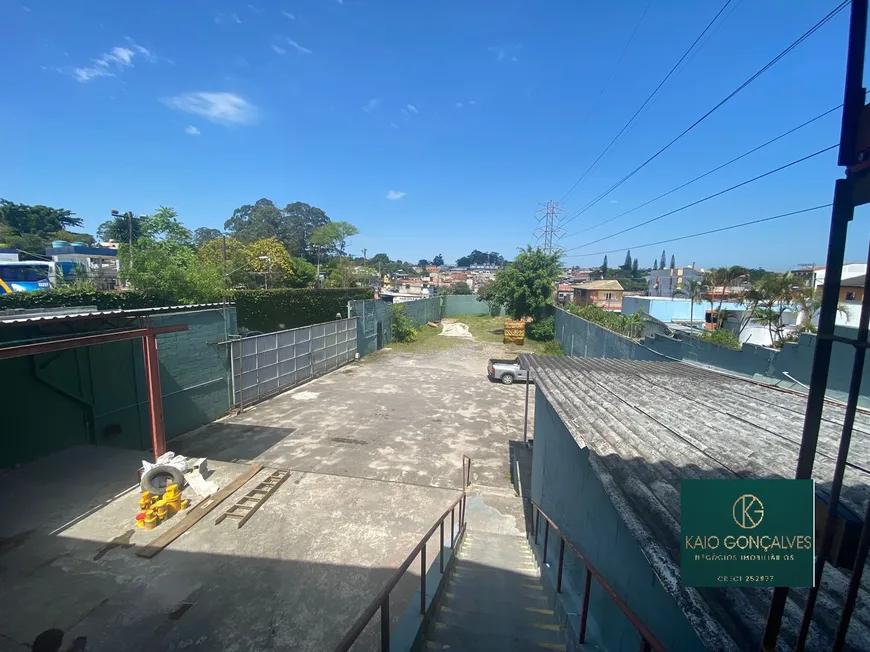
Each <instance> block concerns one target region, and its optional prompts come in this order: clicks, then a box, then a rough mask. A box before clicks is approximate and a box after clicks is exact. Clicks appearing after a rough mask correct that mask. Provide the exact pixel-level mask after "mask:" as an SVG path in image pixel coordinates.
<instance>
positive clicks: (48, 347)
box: [0, 324, 187, 360]
mask: <svg viewBox="0 0 870 652" xmlns="http://www.w3.org/2000/svg"><path fill="white" fill-rule="evenodd" d="M186 330H187V324H177V325H175V326H157V327H155V328H135V329H133V330H129V331H122V332H120V333H102V334H99V335H83V336H81V337H70V338H65V339H61V340H49V341H47V342H35V343H33V344H21V345H18V346H7V347H0V360H8V359H10V358H20V357H22V356H25V355H37V354H39V353H52V352H54V351H65V350H67V349H77V348H80V347H83V346H93V345H95V344H108V343H109V342H123V341H125V340H136V339H139V338H140V337H145V336H146V335H149V334H151V335H162V334H164V333H177V332H179V331H186Z"/></svg>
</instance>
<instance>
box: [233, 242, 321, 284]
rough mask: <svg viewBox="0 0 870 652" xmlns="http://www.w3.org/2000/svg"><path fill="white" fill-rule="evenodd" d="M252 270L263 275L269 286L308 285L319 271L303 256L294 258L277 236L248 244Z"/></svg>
mask: <svg viewBox="0 0 870 652" xmlns="http://www.w3.org/2000/svg"><path fill="white" fill-rule="evenodd" d="M248 253H249V255H250V259H251V271H252V273H254V274H260V275H262V276H263V279H264V281H265V283H264V284H265V285H266V286H267V287H291V288H296V287H307V286H309V285H311V284H312V283H313V282H314V278H315V276H316V275H317V271H316V270H315V268H314V266H313V265H312V264H311V263H309V262H308V261H307V260H304V259H302V258H294V257H292V256H291V255H290V254H289V253H288V252H287V248H286V247H285V246H284V244H283V243H282V242H281V241H280V240H279V239H278V238H277V237H271V238H263V239H262V240H257V241H256V242H252V243H251V244H250V245H248Z"/></svg>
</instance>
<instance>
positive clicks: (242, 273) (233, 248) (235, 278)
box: [194, 235, 254, 289]
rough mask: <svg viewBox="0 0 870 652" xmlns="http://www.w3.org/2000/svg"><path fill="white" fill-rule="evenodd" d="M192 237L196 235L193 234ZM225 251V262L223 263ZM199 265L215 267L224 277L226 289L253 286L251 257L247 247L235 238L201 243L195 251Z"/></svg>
mask: <svg viewBox="0 0 870 652" xmlns="http://www.w3.org/2000/svg"><path fill="white" fill-rule="evenodd" d="M194 237H196V236H195V235H194ZM224 251H226V264H225V263H224ZM196 255H197V258H198V259H199V262H200V264H201V265H203V266H205V267H215V268H217V269H219V270H220V272H221V276H222V277H224V279H225V281H224V285H225V286H226V287H227V289H231V288H238V287H245V288H246V287H254V285H253V281H252V279H251V271H252V270H253V258H252V256H251V252H250V251H248V248H247V247H246V246H245V245H243V244H242V243H241V242H239V241H238V240H236V239H235V238H226V239H225V238H220V239H218V240H211V241H209V242H206V243H205V244H204V245H202V246H201V247H200V248H199V250H198V251H197V252H196Z"/></svg>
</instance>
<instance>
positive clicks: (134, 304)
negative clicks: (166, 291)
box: [0, 288, 177, 310]
mask: <svg viewBox="0 0 870 652" xmlns="http://www.w3.org/2000/svg"><path fill="white" fill-rule="evenodd" d="M174 303H177V302H173V301H172V300H171V299H170V298H168V297H161V296H158V295H155V294H149V293H147V292H138V291H135V290H131V291H128V292H105V291H99V290H79V289H76V288H69V289H66V288H61V289H57V290H39V291H36V292H12V293H11V294H2V295H0V310H6V309H8V308H23V309H26V310H36V309H39V308H66V307H70V306H96V307H97V308H98V309H99V310H116V309H119V308H126V309H128V310H130V309H133V308H155V307H157V306H168V305H173V304H174Z"/></svg>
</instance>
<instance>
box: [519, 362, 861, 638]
mask: <svg viewBox="0 0 870 652" xmlns="http://www.w3.org/2000/svg"><path fill="white" fill-rule="evenodd" d="M520 364H521V365H522V366H523V367H524V368H527V369H531V370H532V371H533V372H534V375H535V376H534V377H535V383H536V386H537V387H538V388H539V389H540V391H541V392H542V393H543V395H544V396H545V397H546V399H547V401H548V402H549V403H550V405H551V406H552V408H553V410H555V411H556V413H557V414H558V415H559V417H560V418H561V420H562V421H563V423H564V424H565V427H566V428H567V430H568V431H569V432H570V433H571V435H572V437H573V438H574V439H575V441H576V442H577V443H578V444H579V445H580V446H582V447H583V448H586V449H587V450H588V452H589V461H590V464H591V466H592V468H593V469H594V471H595V473H596V474H597V475H598V476H599V478H600V479H601V483H602V485H603V486H604V488H605V491H606V492H607V493H608V495H609V497H610V499H611V501H612V502H613V504H614V507H615V508H616V509H617V511H618V512H619V513H620V515H621V516H622V518H623V520H624V521H625V523H626V526H627V527H628V528H629V530H630V531H631V532H632V534H633V535H634V537H635V539H636V540H637V542H638V544H639V545H640V547H641V549H642V550H643V552H644V554H645V555H646V557H647V559H648V560H649V562H650V565H651V566H652V568H653V569H654V570H655V572H656V573H657V574H658V576H659V578H661V581H662V586H663V587H664V588H665V589H666V590H667V591H669V592H670V593H671V595H673V597H674V599H675V601H676V602H677V603H678V604H679V605H680V607H681V608H682V610H683V612H684V613H685V614H686V617H687V618H688V620H689V621H690V622H691V623H692V625H693V627H694V628H695V631H696V632H697V633H698V635H699V637H700V638H701V640H702V642H703V643H704V644H705V645H707V646H708V647H709V649H716V650H724V649H734V650H750V649H753V650H757V649H760V647H761V646H760V640H761V635H762V629H763V626H764V622H765V619H766V616H767V609H768V606H769V602H770V592H769V591H766V590H765V591H760V590H751V589H737V588H733V589H732V588H729V589H723V588H717V589H695V588H691V587H685V586H683V585H682V584H681V582H680V482H681V480H682V479H684V478H770V477H782V478H793V477H794V471H795V468H796V465H797V458H798V452H799V449H800V439H801V434H800V424H801V422H802V420H803V414H804V411H805V409H806V396H801V395H799V394H796V393H791V392H786V391H782V390H779V389H776V388H773V387H767V386H764V385H760V384H756V383H753V382H751V381H749V380H745V379H741V378H737V377H733V376H726V375H723V374H718V373H715V372H712V371H707V370H705V369H701V368H698V367H694V366H691V365H687V364H683V363H680V362H641V361H629V360H612V359H611V360H603V359H580V358H571V357H548V356H536V355H530V354H526V353H521V354H520ZM844 415H845V411H844V410H843V408H842V407H840V406H839V405H836V404H831V403H826V405H825V411H824V417H823V422H822V425H821V428H820V431H819V441H818V455H817V457H816V462H815V472H814V477H815V479H816V482H817V483H818V485H819V486H821V488H823V489H826V490H829V489H830V483H831V480H832V479H833V474H834V463H835V460H836V456H837V451H838V445H839V438H840V434H841V430H842V423H843V419H844ZM868 499H870V417H868V415H866V414H858V415H857V416H856V420H855V428H854V432H853V437H852V445H851V449H850V455H849V466H847V468H846V473H845V482H844V485H843V492H842V497H841V500H842V502H843V504H844V505H845V506H847V507H849V508H850V509H852V510H853V511H854V512H856V513H857V514H864V512H865V509H866V506H867V502H868ZM542 507H543V508H544V509H545V510H546V506H545V505H542ZM848 579H849V578H848V575H847V574H846V572H845V571H842V570H839V569H836V568H833V567H831V566H827V567H826V569H825V574H824V577H823V580H822V585H821V591H820V595H819V601H820V604H830V605H832V607H831V608H823V609H819V608H817V609H816V611H815V616H814V620H813V627H814V632H815V633H814V634H813V636H811V637H810V639H809V642H808V644H807V648H806V649H807V650H808V651H810V650H829V649H830V648H831V640H832V636H833V631H834V628H835V627H836V625H837V618H838V617H839V609H838V608H835V607H834V606H833V605H837V606H839V605H842V595H843V593H844V590H845V587H846V586H847V584H848ZM797 593H799V594H800V595H804V593H803V592H793V595H795V594H797ZM861 595H862V596H863V597H861V596H860V595H859V598H858V603H859V604H861V603H862V602H863V603H865V604H867V603H868V602H870V573H868V572H865V573H864V580H863V582H862V591H861ZM800 600H801V601H802V600H803V598H802V597H801V598H800ZM788 613H790V614H792V616H794V617H795V618H798V619H799V618H800V614H801V613H802V608H800V606H799V604H798V602H790V603H789V605H788ZM789 620H793V618H792V617H791V616H790V617H789ZM785 629H788V630H789V631H785ZM793 629H795V628H792V627H788V628H784V631H783V636H784V637H793V636H794V635H795V633H796V632H795V631H791V630H793ZM729 639H730V640H729ZM848 641H849V645H851V646H853V647H851V648H849V649H856V650H858V649H860V650H867V649H870V613H868V612H867V611H866V610H864V611H862V610H860V609H859V610H856V611H855V615H854V616H853V618H852V622H851V625H850V628H849V639H848ZM731 642H733V645H731V644H729V643H731ZM792 642H793V641H792Z"/></svg>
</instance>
